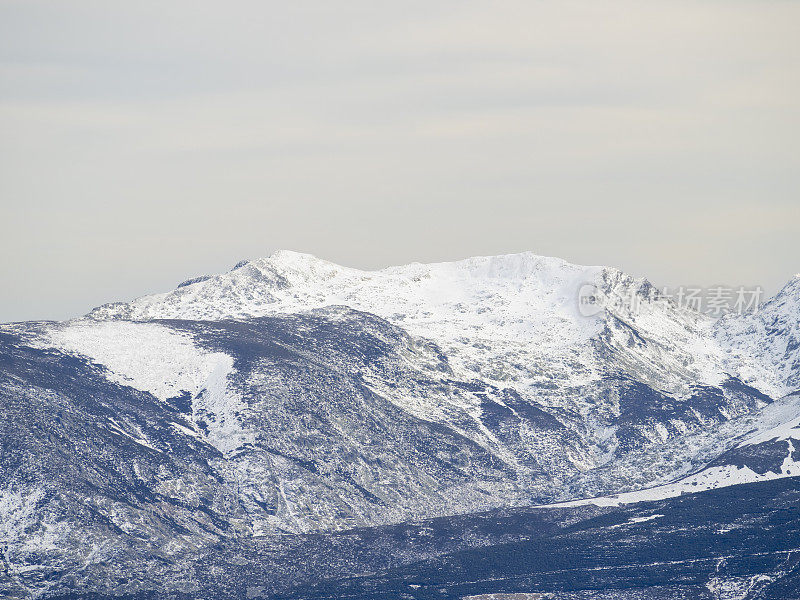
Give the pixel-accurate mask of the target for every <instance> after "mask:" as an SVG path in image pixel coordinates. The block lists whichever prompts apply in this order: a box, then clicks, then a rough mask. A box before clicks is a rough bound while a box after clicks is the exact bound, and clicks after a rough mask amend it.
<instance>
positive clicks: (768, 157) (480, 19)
mask: <svg viewBox="0 0 800 600" xmlns="http://www.w3.org/2000/svg"><path fill="white" fill-rule="evenodd" d="M799 98H800V3H798V2H791V1H785V2H773V1H768V0H754V1H744V0H743V1H736V0H719V1H715V0H705V1H703V0H693V1H691V2H681V1H678V0H668V1H663V2H661V1H659V2H650V1H646V0H635V1H631V2H616V1H601V2H598V1H597V0H589V1H585V2H572V1H569V0H567V1H565V0H558V1H552V2H537V1H534V0H524V1H520V2H503V1H493V2H470V1H465V0H459V1H456V2H443V1H440V0H425V1H420V2H416V1H403V2H380V1H376V0H365V1H363V2H360V1H359V2H355V1H352V2H351V1H335V0H334V1H332V0H326V1H320V2H311V1H303V0H298V1H292V2H286V1H281V2H269V1H263V0H262V1H258V2H243V1H227V2H203V1H198V0H191V1H185V2H184V1H175V0H161V1H159V2H150V1H146V0H144V1H143V0H137V1H136V2H116V1H109V0H98V1H96V2H89V1H76V0H61V1H54V2H39V1H37V0H20V1H8V0H0V202H2V219H1V220H0V250H1V251H2V260H0V281H1V282H2V286H3V293H2V295H1V296H0V321H11V320H22V319H40V318H51V319H61V318H66V317H70V316H74V315H78V314H83V313H85V312H86V311H87V310H89V309H90V308H92V307H93V306H96V305H99V304H101V303H104V302H108V301H113V300H127V299H131V298H133V297H135V296H139V295H142V294H145V293H152V292H157V291H165V290H168V289H171V288H173V287H174V286H175V285H176V284H177V283H178V282H180V281H181V280H183V279H186V278H187V277H189V276H193V275H198V274H202V273H209V272H217V271H220V270H226V269H228V268H230V267H231V266H232V265H233V264H234V263H235V262H237V261H238V260H239V259H241V258H254V257H258V256H264V255H267V254H269V253H271V252H272V251H274V250H276V249H279V248H288V249H293V250H299V251H305V252H311V253H313V254H316V255H317V256H320V257H323V258H327V259H329V260H333V261H336V262H339V263H342V264H345V265H349V266H356V267H363V268H376V267H381V266H386V265H390V264H401V263H407V262H411V261H438V260H450V259H458V258H463V257H466V256H471V255H483V254H500V253H507V252H518V251H523V250H533V251H534V252H537V253H539V254H546V255H555V256H560V257H562V258H565V259H567V260H570V261H572V262H577V263H583V264H609V265H614V266H618V267H621V268H624V269H626V270H628V271H629V272H631V273H633V274H635V275H645V276H647V277H648V278H649V279H651V281H653V282H654V283H656V284H658V285H681V284H701V285H712V284H718V283H724V284H731V285H739V284H742V285H759V284H760V285H763V286H765V287H766V288H767V289H768V290H769V291H770V292H774V291H775V290H776V289H777V288H778V287H779V286H780V285H781V284H782V283H783V282H785V281H786V280H787V279H789V277H791V275H793V274H794V273H796V272H798V271H800V195H799V193H800V102H799V101H798V99H799Z"/></svg>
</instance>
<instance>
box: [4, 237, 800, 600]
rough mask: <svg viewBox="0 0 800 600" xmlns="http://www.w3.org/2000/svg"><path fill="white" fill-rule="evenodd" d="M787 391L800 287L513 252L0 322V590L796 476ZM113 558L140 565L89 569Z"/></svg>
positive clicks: (269, 278) (322, 270) (238, 285)
mask: <svg viewBox="0 0 800 600" xmlns="http://www.w3.org/2000/svg"><path fill="white" fill-rule="evenodd" d="M587 294H588V295H589V296H591V300H592V302H591V303H590V304H589V305H587V304H586V303H585V300H586V299H587ZM621 298H622V299H625V301H624V302H621V303H620V302H618V300H619V299H621ZM799 388H800V277H795V278H794V279H793V280H792V281H790V282H789V283H788V284H787V286H786V287H785V288H784V289H783V290H782V291H781V292H780V293H779V294H778V295H776V296H775V297H774V298H773V299H771V300H770V301H769V302H767V303H766V304H765V305H764V306H763V309H762V310H760V311H759V312H757V313H756V314H752V315H751V314H748V315H741V316H734V315H731V316H726V317H724V318H722V319H716V320H715V319H712V318H711V317H709V316H706V315H703V314H700V313H697V312H694V311H691V310H687V309H684V308H680V307H678V306H676V305H675V304H674V303H672V302H671V301H670V300H669V299H667V298H664V297H662V295H661V294H659V293H658V291H657V290H656V289H655V288H654V287H653V286H652V285H650V283H648V282H647V281H646V280H642V279H634V278H632V277H630V276H628V275H626V274H624V273H622V272H621V271H619V270H617V269H613V268H608V267H582V266H577V265H572V264H569V263H566V262H564V261H562V260H559V259H554V258H546V257H541V256H536V255H534V254H531V253H523V254H514V255H506V256H496V257H478V258H471V259H467V260H463V261H458V262H453V263H438V264H429V265H422V264H412V265H407V266H402V267H391V268H387V269H383V270H379V271H360V270H357V269H351V268H346V267H342V266H338V265H335V264H333V263H330V262H327V261H323V260H320V259H317V258H315V257H312V256H309V255H305V254H299V253H294V252H286V251H281V252H277V253H275V254H273V255H272V256H270V257H268V258H264V259H258V260H253V261H243V262H241V263H239V264H238V265H236V267H234V268H233V269H232V270H231V271H229V272H227V273H223V274H219V275H214V276H209V277H198V278H194V279H191V280H188V281H187V282H185V283H183V284H181V285H179V286H178V287H177V288H176V289H175V290H173V291H170V292H167V293H164V294H157V295H152V296H145V297H142V298H139V299H136V300H134V301H132V302H129V303H115V304H110V305H105V306H101V307H99V308H97V309H95V310H93V311H91V312H90V313H89V314H88V315H86V316H85V317H81V318H76V319H73V320H71V321H67V322H63V323H50V322H46V323H45V322H39V323H16V324H7V325H2V326H0V398H1V399H2V406H3V414H4V417H5V419H4V423H3V425H2V429H0V439H2V444H3V445H2V447H3V459H2V465H3V471H2V472H0V522H2V525H0V527H2V529H0V538H2V540H4V541H3V544H4V546H3V548H4V549H3V551H2V561H1V564H2V565H4V567H3V568H4V572H3V571H0V583H2V585H4V586H6V587H5V589H7V590H13V591H14V593H18V594H20V595H21V596H22V597H25V595H26V594H31V595H35V594H47V593H51V592H52V593H53V594H55V593H56V591H57V590H62V589H75V588H76V586H79V587H80V586H85V587H86V588H87V589H92V590H100V591H103V592H104V593H122V592H125V593H128V592H130V593H134V592H135V593H138V591H140V590H143V589H152V588H147V585H148V584H147V581H149V582H150V584H152V582H153V581H156V580H157V579H158V578H161V579H160V580H162V581H163V580H164V579H165V578H166V579H169V578H170V576H169V575H168V573H171V572H174V573H180V574H182V575H181V577H183V576H184V575H185V574H186V573H188V572H189V571H188V570H187V569H189V567H188V566H187V565H190V564H194V563H196V562H197V560H198V556H201V555H202V556H206V555H207V554H208V552H211V549H217V550H218V549H219V548H220V547H221V545H226V544H244V543H245V540H252V539H256V538H259V539H260V537H261V536H274V535H286V534H310V533H314V532H330V531H337V530H343V529H346V530H351V529H352V528H355V527H365V526H368V527H376V526H387V525H390V524H396V523H402V522H408V521H412V520H413V521H418V520H420V519H428V518H444V517H447V516H450V515H458V514H467V513H475V512H477V511H485V510H493V509H507V508H508V507H512V506H516V507H525V506H542V505H547V506H552V507H553V510H556V509H558V510H594V508H591V507H595V508H597V507H609V506H618V505H619V506H627V505H629V504H630V503H637V502H643V501H655V500H660V501H667V499H669V498H672V497H676V496H679V495H680V494H683V493H688V492H696V491H701V490H711V489H717V488H721V487H726V486H730V485H734V484H740V483H750V482H752V483H758V482H764V483H765V484H766V482H769V481H772V480H775V479H780V478H786V477H793V476H795V475H798V474H800V429H798V426H800V395H798V394H797V393H796V392H798V389H799ZM559 507H560V508H559ZM620 510H622V509H620ZM247 543H249V542H247ZM226 547H227V546H226ZM237 547H238V546H237ZM217 550H214V551H215V552H216V551H217ZM121 556H122V557H124V560H125V561H128V562H127V563H126V564H130V565H135V566H136V568H137V569H139V568H142V569H149V570H150V573H151V575H150V576H148V577H149V578H142V577H139V578H135V577H133V578H129V579H130V581H128V582H127V583H125V582H123V583H113V585H112V584H110V583H108V581H109V578H112V579H113V577H118V576H119V577H122V576H121V575H119V572H117V571H116V570H115V569H117V567H116V566H114V565H113V564H112V563H113V562H114V560H117V559H115V558H114V557H117V558H119V557H121ZM119 560H122V559H119ZM81 565H91V566H92V568H88V567H86V566H81ZM132 568H133V567H132ZM112 574H113V577H112ZM177 580H179V581H181V582H183V583H181V585H183V584H184V583H185V581H184V580H183V579H181V578H180V577H178V579H177ZM177 580H176V581H177ZM192 581H194V584H193V585H195V584H197V582H196V581H195V580H192ZM176 585H177V584H176ZM126 586H127V587H126ZM0 589H4V588H3V587H1V586H0ZM176 589H177V588H176ZM173 591H175V590H173ZM9 593H11V592H9ZM162 593H166V592H165V591H164V589H162ZM170 593H172V592H170ZM175 593H177V592H175Z"/></svg>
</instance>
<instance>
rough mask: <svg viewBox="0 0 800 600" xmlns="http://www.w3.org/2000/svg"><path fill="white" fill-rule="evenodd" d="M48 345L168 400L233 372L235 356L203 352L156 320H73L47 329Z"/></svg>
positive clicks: (123, 381) (120, 381) (182, 335)
mask: <svg viewBox="0 0 800 600" xmlns="http://www.w3.org/2000/svg"><path fill="white" fill-rule="evenodd" d="M49 338H50V339H49V343H50V344H52V345H53V346H55V347H57V348H60V349H61V350H64V351H65V352H70V353H75V354H80V355H83V356H86V357H87V358H89V359H91V360H92V361H93V362H95V363H97V364H100V365H102V366H104V367H105V368H106V369H108V376H109V379H111V380H112V381H114V382H116V383H120V384H122V385H127V386H130V387H133V388H135V389H137V390H141V391H143V392H150V393H151V394H153V395H154V396H156V397H157V398H159V399H161V400H166V399H168V398H172V397H175V396H178V395H180V394H181V392H184V391H186V392H189V393H190V394H192V395H195V394H197V393H198V392H199V391H200V390H202V389H205V388H206V387H208V383H209V380H211V379H213V380H214V381H217V380H218V379H219V378H220V377H221V376H222V377H224V376H227V374H229V373H231V372H232V370H233V359H232V358H231V357H230V356H228V355H227V354H223V353H221V352H207V351H205V350H203V349H201V348H199V347H198V346H196V345H195V344H194V342H193V341H192V339H191V337H190V336H189V335H187V334H184V333H181V332H178V331H176V330H174V329H171V328H169V327H166V326H163V325H159V324H155V323H131V322H124V321H76V322H71V323H67V324H65V325H64V326H60V327H57V328H54V329H51V330H50V331H49Z"/></svg>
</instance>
